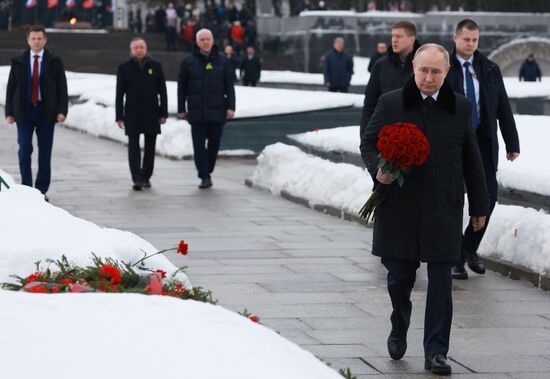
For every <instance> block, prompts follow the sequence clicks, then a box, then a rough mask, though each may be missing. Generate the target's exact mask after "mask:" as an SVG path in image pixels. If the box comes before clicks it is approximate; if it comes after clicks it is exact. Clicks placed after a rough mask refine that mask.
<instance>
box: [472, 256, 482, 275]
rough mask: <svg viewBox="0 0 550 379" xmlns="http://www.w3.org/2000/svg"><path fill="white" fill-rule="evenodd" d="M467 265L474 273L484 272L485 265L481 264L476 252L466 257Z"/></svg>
mask: <svg viewBox="0 0 550 379" xmlns="http://www.w3.org/2000/svg"><path fill="white" fill-rule="evenodd" d="M468 267H469V268H470V270H472V271H473V272H475V273H476V274H479V275H483V274H485V265H484V264H483V261H482V260H481V259H480V258H479V255H477V253H473V254H471V255H470V257H469V258H468Z"/></svg>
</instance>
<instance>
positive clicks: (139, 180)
mask: <svg viewBox="0 0 550 379" xmlns="http://www.w3.org/2000/svg"><path fill="white" fill-rule="evenodd" d="M130 55H131V58H130V60H128V61H127V62H125V63H123V64H121V65H120V66H119V67H118V71H117V82H116V122H117V124H118V127H119V128H121V129H124V132H125V133H126V135H127V136H128V161H129V163H130V173H131V174H132V181H133V182H134V185H133V187H132V188H133V189H134V190H135V191H141V189H142V187H145V188H150V187H151V181H150V179H151V176H152V175H153V167H154V164H155V144H156V140H157V134H160V125H162V124H164V123H165V122H166V119H167V117H168V98H167V95H166V81H165V79H164V72H163V70H162V65H161V64H160V63H159V62H156V61H154V60H152V59H151V58H150V57H149V56H148V55H147V44H146V43H145V40H143V39H142V38H139V37H137V38H134V39H133V40H132V42H130ZM125 97H126V98H125ZM159 98H160V102H159ZM124 100H125V101H124ZM141 134H144V135H145V146H144V153H143V162H142V160H141V149H140V146H139V139H140V135H141Z"/></svg>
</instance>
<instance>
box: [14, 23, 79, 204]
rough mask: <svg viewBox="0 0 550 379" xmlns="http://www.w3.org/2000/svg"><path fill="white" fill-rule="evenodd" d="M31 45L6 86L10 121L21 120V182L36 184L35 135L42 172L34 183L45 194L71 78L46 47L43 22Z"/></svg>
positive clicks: (32, 34) (19, 58)
mask: <svg viewBox="0 0 550 379" xmlns="http://www.w3.org/2000/svg"><path fill="white" fill-rule="evenodd" d="M27 43H28V45H29V49H27V50H26V51H25V52H23V53H22V54H20V55H17V56H15V57H14V58H12V61H11V68H10V74H9V78H8V85H7V88H6V122H7V123H8V124H13V123H14V122H16V123H17V143H18V144H19V171H20V173H21V183H22V184H23V185H26V186H30V187H32V185H33V180H32V170H31V155H32V150H33V146H32V137H33V133H34V132H36V137H37V141H38V172H37V174H36V181H35V183H34V186H35V187H36V188H37V189H38V190H39V191H40V192H41V193H42V194H44V198H45V200H46V201H49V199H48V197H47V196H46V193H47V192H48V189H49V188H50V180H51V158H52V146H53V135H54V126H55V123H56V122H63V121H65V117H67V111H68V108H69V96H68V93H67V78H66V77H65V69H64V68H63V62H62V61H61V58H60V57H58V56H56V55H55V54H53V53H52V52H51V51H50V50H49V49H46V48H45V46H46V43H47V38H46V31H45V29H44V28H43V27H41V26H32V27H31V28H30V29H28V30H27Z"/></svg>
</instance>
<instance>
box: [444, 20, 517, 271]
mask: <svg viewBox="0 0 550 379" xmlns="http://www.w3.org/2000/svg"><path fill="white" fill-rule="evenodd" d="M454 42H455V50H454V51H453V52H452V54H451V70H450V71H449V75H448V76H447V81H448V82H449V84H450V85H451V87H452V88H453V89H454V90H455V91H456V92H458V93H461V94H464V95H465V96H467V97H468V98H469V99H470V102H471V103H472V104H474V106H473V108H472V119H473V125H474V129H475V131H476V136H477V142H478V144H479V150H480V152H481V159H482V162H483V168H484V170H485V178H486V181H487V189H488V190H489V195H490V196H491V213H492V211H493V208H494V207H495V203H496V201H497V194H498V183H497V167H498V147H499V146H498V136H497V129H498V128H500V132H501V134H502V138H503V139H504V143H505V144H506V158H507V159H508V160H510V161H514V160H515V159H516V158H517V157H519V137H518V131H517V129H516V123H515V121H514V115H513V114H512V108H511V107H510V102H509V101H508V95H507V94H506V89H505V88H504V81H503V80H502V74H501V73H500V69H499V68H498V66H497V65H496V64H495V63H493V62H491V61H490V60H489V59H487V58H486V57H485V56H483V55H482V54H481V53H480V52H479V51H478V50H477V46H478V44H479V26H478V25H477V24H476V23H475V22H474V21H472V20H470V19H465V20H462V21H461V22H459V23H458V24H457V28H456V32H455V35H454ZM466 70H468V71H466ZM469 88H470V89H469ZM497 120H498V127H497ZM491 213H489V215H488V216H490V214H491ZM488 222H489V217H488V218H487V222H486V223H485V228H483V229H482V230H481V231H480V232H479V233H474V231H473V230H472V227H471V226H468V227H467V228H466V230H465V231H464V243H463V248H462V255H461V258H460V260H459V261H458V263H457V265H456V266H455V267H454V268H453V278H455V279H467V278H468V273H467V272H466V270H465V268H464V262H465V261H467V262H468V267H470V269H471V270H472V271H474V272H476V273H478V274H483V273H485V266H484V264H483V262H482V261H481V259H480V258H479V256H478V255H477V249H478V247H479V244H480V243H481V240H482V238H483V235H484V234H485V230H486V228H487V224H488Z"/></svg>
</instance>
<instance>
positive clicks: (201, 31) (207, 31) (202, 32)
mask: <svg viewBox="0 0 550 379" xmlns="http://www.w3.org/2000/svg"><path fill="white" fill-rule="evenodd" d="M204 33H208V34H210V37H212V39H214V35H213V34H212V31H211V30H210V29H206V28H203V29H201V30H199V31H198V32H197V34H196V35H195V40H196V41H198V40H199V35H201V34H204Z"/></svg>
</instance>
